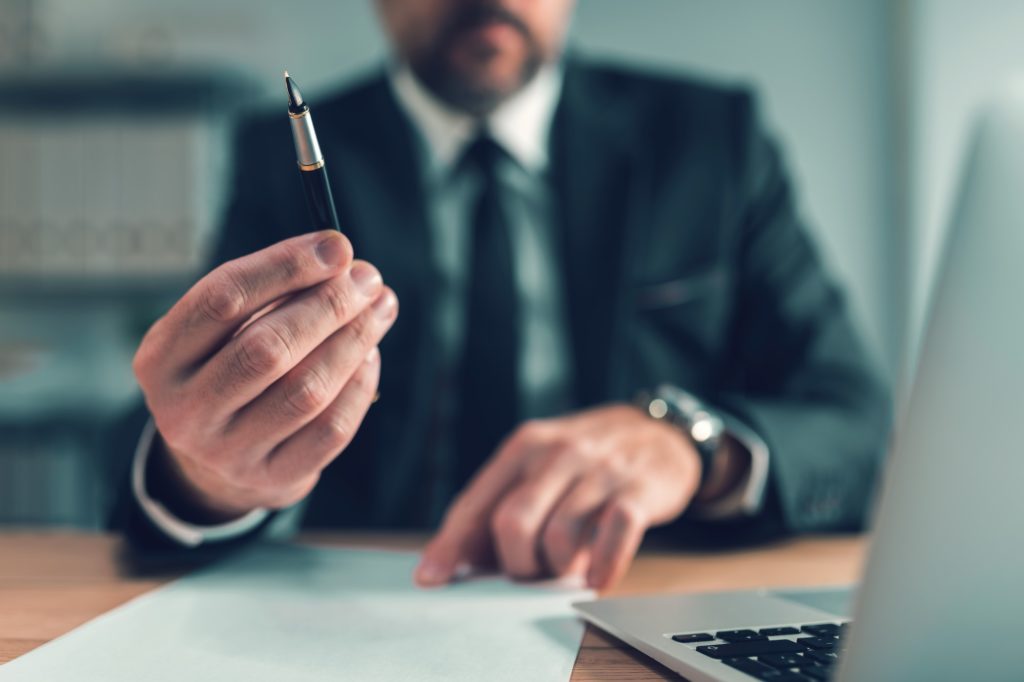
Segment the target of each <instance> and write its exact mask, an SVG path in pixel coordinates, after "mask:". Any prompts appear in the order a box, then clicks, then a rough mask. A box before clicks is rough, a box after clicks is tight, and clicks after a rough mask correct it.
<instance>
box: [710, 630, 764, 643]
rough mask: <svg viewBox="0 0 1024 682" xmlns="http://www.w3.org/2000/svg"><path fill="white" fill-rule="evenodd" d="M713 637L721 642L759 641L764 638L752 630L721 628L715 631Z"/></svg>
mask: <svg viewBox="0 0 1024 682" xmlns="http://www.w3.org/2000/svg"><path fill="white" fill-rule="evenodd" d="M715 637H717V638H718V639H720V640H722V641H723V642H733V643H735V642H759V641H761V640H763V639H764V638H765V636H764V635H759V634H757V633H756V632H754V631H753V630H722V631H721V632H716V633H715Z"/></svg>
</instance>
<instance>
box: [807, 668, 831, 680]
mask: <svg viewBox="0 0 1024 682" xmlns="http://www.w3.org/2000/svg"><path fill="white" fill-rule="evenodd" d="M800 674H801V675H803V676H805V677H809V678H811V679H812V680H830V679H832V669H831V668H826V667H825V666H823V665H816V666H811V667H804V668H800Z"/></svg>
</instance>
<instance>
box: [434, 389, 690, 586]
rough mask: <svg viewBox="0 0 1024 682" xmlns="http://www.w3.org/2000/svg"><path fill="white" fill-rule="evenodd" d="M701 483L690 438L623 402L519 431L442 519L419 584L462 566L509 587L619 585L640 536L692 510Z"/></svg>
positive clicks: (442, 578) (444, 578) (445, 578)
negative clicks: (491, 574) (497, 573)
mask: <svg viewBox="0 0 1024 682" xmlns="http://www.w3.org/2000/svg"><path fill="white" fill-rule="evenodd" d="M700 479H701V463H700V457H699V455H698V454H697V451H696V449H695V447H694V445H693V444H692V442H691V441H690V440H689V439H688V438H687V437H686V436H685V435H684V434H683V433H682V432H681V431H679V430H677V429H676V428H675V427H673V426H672V425H671V424H667V423H665V422H661V421H656V420H654V419H651V418H650V417H648V416H647V415H646V414H644V413H643V412H642V411H640V410H639V409H637V408H635V407H631V406H627V405H611V406H606V407H600V408H596V409H592V410H588V411H586V412H582V413H579V414H575V415H571V416H568V417H563V418H559V419H550V420H542V421H531V422H527V423H525V424H524V425H523V426H521V427H520V428H519V429H518V430H517V431H515V432H514V433H513V434H512V435H511V436H509V438H508V439H506V440H505V442H504V443H503V444H502V445H501V447H500V448H499V449H498V451H497V453H496V454H495V455H494V456H493V457H492V458H491V460H490V461H489V462H488V463H487V464H486V465H485V466H484V467H483V468H482V469H481V470H480V471H479V472H478V473H477V475H476V476H475V477H474V479H473V480H472V481H471V482H470V483H469V485H468V486H467V488H466V489H465V490H464V491H463V492H462V494H460V495H459V496H458V497H457V498H456V499H455V501H454V502H453V503H452V505H451V507H450V508H449V509H448V512H447V514H446V515H445V519H444V523H443V524H442V526H441V529H440V531H438V533H437V535H436V536H435V537H434V539H433V540H432V541H431V542H430V544H429V545H428V546H427V548H426V550H425V551H424V554H423V559H422V561H421V563H420V565H419V567H418V568H417V570H416V581H417V582H418V583H419V584H420V585H422V586H434V585H441V584H444V583H447V582H449V581H450V580H452V578H453V577H455V576H456V574H457V573H458V572H459V571H460V570H461V569H462V568H463V567H466V566H470V567H483V566H488V565H495V564H496V565H497V566H498V567H499V568H500V569H501V570H502V571H503V572H504V573H506V574H507V575H509V576H510V577H513V578H517V579H532V578H539V577H543V576H547V575H555V576H560V575H565V574H568V573H578V574H583V575H585V576H586V581H587V584H588V585H589V586H591V587H595V588H604V587H607V586H609V585H611V584H613V583H615V582H616V581H618V580H619V579H620V578H621V577H622V576H623V574H625V572H626V569H627V568H629V564H630V562H631V561H632V559H633V555H634V554H636V551H637V548H638V547H639V546H640V541H641V540H642V539H643V536H644V532H645V531H646V530H647V529H648V528H650V527H652V526H657V525H660V524H664V523H668V522H669V521H672V520H673V519H675V518H676V517H677V516H679V515H680V514H681V513H682V512H683V510H685V509H686V507H687V506H688V505H689V503H690V501H691V500H692V499H693V496H694V495H695V493H696V492H697V487H698V485H699V483H700Z"/></svg>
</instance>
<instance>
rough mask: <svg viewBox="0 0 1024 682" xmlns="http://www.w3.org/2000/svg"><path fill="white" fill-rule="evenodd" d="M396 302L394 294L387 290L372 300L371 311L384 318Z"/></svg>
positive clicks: (392, 309) (390, 313)
mask: <svg viewBox="0 0 1024 682" xmlns="http://www.w3.org/2000/svg"><path fill="white" fill-rule="evenodd" d="M396 303H397V300H396V299H395V295H394V294H393V293H391V292H390V291H389V292H387V293H385V294H384V295H383V296H381V297H380V298H378V299H377V300H376V301H374V302H373V313H374V314H375V315H376V316H377V317H378V318H380V319H382V320H386V319H388V318H389V317H391V315H392V313H393V312H394V310H395V304H396Z"/></svg>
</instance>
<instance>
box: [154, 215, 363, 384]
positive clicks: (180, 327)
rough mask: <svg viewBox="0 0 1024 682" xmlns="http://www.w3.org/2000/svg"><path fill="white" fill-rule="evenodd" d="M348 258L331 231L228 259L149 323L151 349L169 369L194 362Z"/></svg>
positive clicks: (341, 238)
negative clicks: (264, 310)
mask: <svg viewBox="0 0 1024 682" xmlns="http://www.w3.org/2000/svg"><path fill="white" fill-rule="evenodd" d="M351 262H352V246H351V244H350V243H349V241H348V239H346V238H345V237H344V236H343V235H341V234H340V233H338V232H335V231H333V230H329V231H322V232H315V233H312V234H305V235H301V236H299V237H293V238H291V239H286V240H284V241H282V242H279V243H277V244H274V245H273V246H269V247H267V248H265V249H263V250H261V251H257V252H255V253H251V254H249V255H247V256H243V257H242V258H238V259H236V260H232V261H228V262H227V263H224V264H223V265H221V266H220V267H218V268H216V269H214V270H213V271H212V272H210V273H209V274H207V275H206V276H205V277H203V278H202V279H201V280H199V281H198V282H197V283H196V284H195V285H194V286H193V287H192V288H191V289H189V291H188V292H187V293H186V294H185V295H184V296H182V298H181V299H180V300H179V301H178V302H177V303H176V304H175V305H174V306H173V307H172V308H171V309H170V310H169V311H168V312H167V314H166V315H165V316H164V317H163V318H162V319H161V320H160V321H159V322H158V323H157V324H156V325H154V331H155V332H156V333H155V335H154V336H155V337H156V339H157V340H158V341H159V342H158V343H156V344H155V345H156V346H158V347H157V348H154V352H155V353H157V354H159V356H160V359H161V362H162V363H163V364H164V365H166V366H170V367H175V368H178V367H187V366H194V365H195V364H196V363H198V362H200V361H202V360H203V359H204V358H205V357H207V356H209V355H210V354H211V353H213V352H214V351H215V350H216V348H218V347H219V346H220V345H221V344H222V343H223V342H224V340H225V339H226V338H228V337H229V336H230V335H231V334H232V333H233V332H234V330H235V329H236V328H237V327H238V326H239V325H240V324H242V323H243V322H244V321H245V320H246V319H248V318H249V317H250V316H251V315H253V314H254V313H256V312H257V311H259V310H260V309H261V308H263V307H264V306H266V305H267V304H269V303H271V302H273V301H275V300H276V299H279V298H281V297H283V296H286V295H287V294H290V293H294V292H297V291H301V290H303V289H307V288H309V287H311V286H314V285H316V284H318V283H320V282H324V281H326V280H328V279H330V278H331V277H333V276H335V275H337V274H338V273H339V272H341V271H343V270H344V269H345V268H346V267H348V265H349V264H350V263H351Z"/></svg>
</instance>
